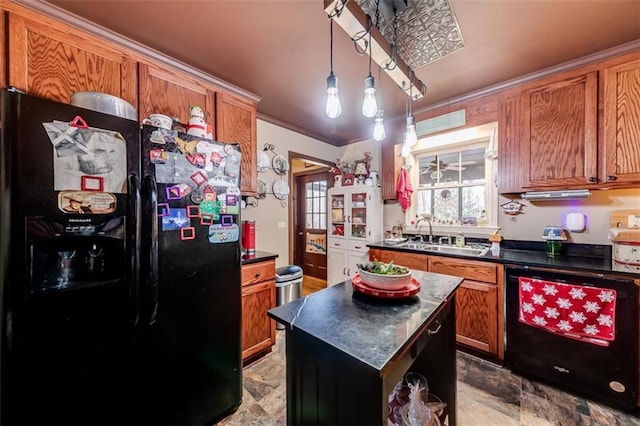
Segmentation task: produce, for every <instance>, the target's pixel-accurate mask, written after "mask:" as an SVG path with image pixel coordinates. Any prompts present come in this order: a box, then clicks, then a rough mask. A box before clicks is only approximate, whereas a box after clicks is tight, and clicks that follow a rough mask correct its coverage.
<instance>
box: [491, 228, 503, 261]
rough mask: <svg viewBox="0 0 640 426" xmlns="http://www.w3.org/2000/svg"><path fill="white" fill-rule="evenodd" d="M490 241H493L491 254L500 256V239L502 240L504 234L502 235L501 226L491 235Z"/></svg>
mask: <svg viewBox="0 0 640 426" xmlns="http://www.w3.org/2000/svg"><path fill="white" fill-rule="evenodd" d="M489 241H491V255H492V256H494V257H498V256H500V241H502V235H500V228H498V229H496V231H495V232H494V233H493V234H491V235H489Z"/></svg>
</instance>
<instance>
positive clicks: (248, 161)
mask: <svg viewBox="0 0 640 426" xmlns="http://www.w3.org/2000/svg"><path fill="white" fill-rule="evenodd" d="M256 116H257V112H256V105H255V104H253V103H249V102H245V101H242V100H240V99H238V98H236V97H235V96H231V95H229V94H227V93H223V92H218V93H217V95H216V140H219V141H221V142H235V143H237V144H239V145H240V152H241V153H242V160H241V162H240V175H241V177H242V178H241V182H240V190H241V192H242V194H243V195H254V194H255V193H256V191H257V188H258V186H257V185H258V169H257V165H258V164H257V163H258V157H257V145H256V144H257V130H256V129H257V125H258V123H257V117H256Z"/></svg>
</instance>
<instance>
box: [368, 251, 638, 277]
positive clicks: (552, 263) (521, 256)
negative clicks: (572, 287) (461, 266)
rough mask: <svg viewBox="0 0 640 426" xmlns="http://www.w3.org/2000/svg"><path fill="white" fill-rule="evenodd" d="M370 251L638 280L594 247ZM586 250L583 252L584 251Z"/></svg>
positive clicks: (635, 274) (606, 253) (608, 253)
mask: <svg viewBox="0 0 640 426" xmlns="http://www.w3.org/2000/svg"><path fill="white" fill-rule="evenodd" d="M367 246H368V247H370V248H375V249H382V250H392V251H398V252H407V253H418V254H424V255H428V256H445V257H456V258H462V259H469V260H480V261H484V262H494V263H501V264H504V265H519V266H531V267H542V268H556V269H565V270H569V271H584V272H592V273H598V274H609V273H615V274H622V275H626V276H631V277H633V278H638V277H640V274H639V273H636V272H633V271H628V270H620V269H616V268H614V263H613V261H612V259H611V251H610V250H602V249H600V247H601V246H597V247H598V250H593V249H590V248H589V247H588V246H587V245H582V246H579V245H575V246H573V247H572V246H571V245H569V244H565V245H563V247H564V246H568V247H567V249H568V250H567V251H569V252H570V253H569V254H562V255H560V256H555V257H548V256H547V253H546V252H545V251H544V248H543V247H544V243H542V244H537V243H535V244H531V243H529V244H527V245H524V244H522V245H520V246H521V247H524V248H520V247H518V248H514V246H515V247H517V246H518V245H516V244H513V243H511V244H506V246H507V247H511V248H502V249H501V250H500V255H499V256H493V255H492V254H491V252H488V253H487V254H486V255H484V256H465V255H462V254H448V253H434V252H429V251H426V250H419V249H409V248H406V247H400V246H399V245H390V244H385V243H384V242H379V243H372V244H368V245H367ZM540 247H542V248H543V249H542V250H540V249H538V250H533V249H531V248H540ZM585 247H586V248H585Z"/></svg>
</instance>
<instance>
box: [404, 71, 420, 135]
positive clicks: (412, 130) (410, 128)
mask: <svg viewBox="0 0 640 426" xmlns="http://www.w3.org/2000/svg"><path fill="white" fill-rule="evenodd" d="M411 74H412V72H410V73H409V76H410V78H409V99H408V103H409V107H408V110H409V112H408V113H407V128H406V132H405V137H404V143H405V145H407V146H408V147H412V146H414V145H415V144H417V143H418V135H417V134H416V121H415V119H414V118H413V114H412V111H411V101H413V90H412V89H413V84H412V83H411Z"/></svg>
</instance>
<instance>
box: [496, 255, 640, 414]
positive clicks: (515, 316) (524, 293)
mask: <svg viewBox="0 0 640 426" xmlns="http://www.w3.org/2000/svg"><path fill="white" fill-rule="evenodd" d="M505 299H506V300H505V302H506V309H505V328H506V344H505V367H507V368H509V369H511V370H512V371H514V372H517V373H520V374H522V375H524V376H529V377H531V378H534V379H540V381H542V382H547V383H549V384H552V385H554V386H556V387H558V388H562V389H564V390H567V391H572V392H573V393H577V394H581V395H583V396H586V397H588V398H590V399H592V400H594V401H601V402H604V403H607V404H609V405H611V406H615V407H618V408H621V409H624V410H626V411H636V412H637V402H638V286H637V285H636V284H635V283H634V280H633V279H632V278H630V277H626V276H620V275H618V276H606V275H602V274H594V273H581V272H574V271H557V270H550V269H544V268H533V267H525V266H523V267H520V266H517V267H516V266H511V267H507V268H506V270H505Z"/></svg>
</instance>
